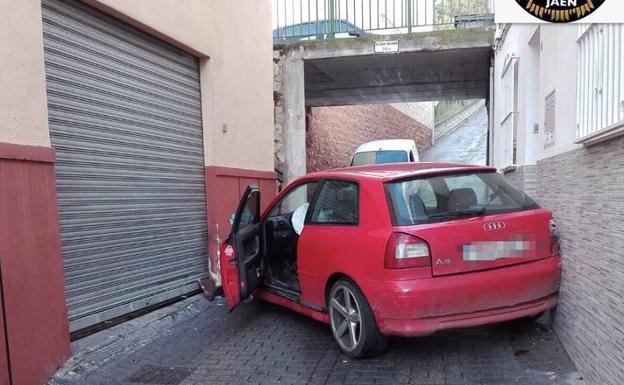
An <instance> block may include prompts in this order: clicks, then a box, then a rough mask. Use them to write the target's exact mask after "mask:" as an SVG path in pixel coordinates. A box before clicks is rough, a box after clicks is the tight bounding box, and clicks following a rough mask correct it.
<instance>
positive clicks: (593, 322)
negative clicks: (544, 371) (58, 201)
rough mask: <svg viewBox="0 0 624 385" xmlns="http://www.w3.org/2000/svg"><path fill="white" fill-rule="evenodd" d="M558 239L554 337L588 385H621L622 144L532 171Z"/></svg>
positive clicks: (623, 354)
mask: <svg viewBox="0 0 624 385" xmlns="http://www.w3.org/2000/svg"><path fill="white" fill-rule="evenodd" d="M537 199H538V201H539V203H540V204H541V205H542V206H544V207H548V208H551V209H553V211H554V215H555V219H556V221H557V225H558V230H559V233H560V235H561V237H562V241H561V247H562V256H563V264H564V265H563V279H562V284H561V292H560V296H559V301H560V303H559V307H558V310H557V312H556V315H555V327H556V331H557V334H558V335H559V336H560V338H561V340H562V341H563V343H564V345H565V347H566V349H567V350H568V352H569V353H570V355H571V356H572V358H573V359H574V361H575V363H576V364H577V366H578V367H579V370H580V371H581V373H583V374H584V375H585V376H586V377H587V380H588V381H587V383H588V384H592V385H621V384H624V325H623V323H622V321H623V320H624V137H620V138H619V139H615V140H611V141H609V142H606V143H604V144H600V145H596V146H593V147H588V148H583V149H579V150H575V151H570V152H567V153H563V154H560V155H557V156H554V157H551V158H547V159H544V160H542V161H539V162H538V164H537Z"/></svg>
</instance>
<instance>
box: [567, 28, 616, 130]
mask: <svg viewBox="0 0 624 385" xmlns="http://www.w3.org/2000/svg"><path fill="white" fill-rule="evenodd" d="M623 35H624V27H623V26H622V24H586V25H580V26H579V37H578V40H577V43H578V52H579V55H578V72H577V116H576V123H577V131H576V137H577V139H583V138H590V137H593V136H595V135H600V133H602V132H604V131H610V130H612V129H614V128H618V127H620V126H622V125H624V47H623V45H624V37H623Z"/></svg>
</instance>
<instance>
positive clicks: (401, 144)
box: [355, 139, 416, 154]
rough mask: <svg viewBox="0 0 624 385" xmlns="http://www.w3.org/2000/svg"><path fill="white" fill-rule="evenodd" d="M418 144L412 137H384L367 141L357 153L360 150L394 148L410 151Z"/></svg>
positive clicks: (358, 150)
mask: <svg viewBox="0 0 624 385" xmlns="http://www.w3.org/2000/svg"><path fill="white" fill-rule="evenodd" d="M415 146H416V143H415V142H414V141H413V140H412V139H382V140H373V141H371V142H366V143H364V144H362V145H360V147H358V148H357V150H355V153H356V154H357V153H358V152H369V151H392V150H402V151H409V150H411V149H412V148H414V147H415Z"/></svg>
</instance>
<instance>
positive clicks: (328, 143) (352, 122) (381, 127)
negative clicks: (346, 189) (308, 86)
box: [306, 104, 431, 172]
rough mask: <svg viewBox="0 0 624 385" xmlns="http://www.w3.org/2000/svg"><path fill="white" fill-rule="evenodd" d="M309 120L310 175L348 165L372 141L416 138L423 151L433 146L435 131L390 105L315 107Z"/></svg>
mask: <svg viewBox="0 0 624 385" xmlns="http://www.w3.org/2000/svg"><path fill="white" fill-rule="evenodd" d="M306 120H307V127H306V130H307V132H306V147H307V163H308V165H307V167H308V172H313V171H320V170H327V169H331V168H336V167H342V166H345V165H348V164H349V162H351V157H352V156H353V152H354V151H355V149H356V148H357V147H358V146H359V145H360V144H362V143H365V142H368V141H371V140H377V139H414V140H415V141H416V146H417V147H418V151H419V152H422V151H423V150H424V149H427V148H429V147H431V130H430V129H429V128H427V127H426V126H424V125H423V124H421V123H419V122H417V121H416V120H414V119H412V118H410V117H409V116H407V115H405V114H404V113H402V112H400V111H398V110H397V109H395V108H393V107H391V106H389V105H384V104H374V105H358V106H339V107H313V108H309V109H308V113H307V119H306Z"/></svg>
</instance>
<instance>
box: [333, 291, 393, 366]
mask: <svg viewBox="0 0 624 385" xmlns="http://www.w3.org/2000/svg"><path fill="white" fill-rule="evenodd" d="M327 308H328V309H329V323H330V326H331V330H332V333H333V335H334V339H335V340H336V342H337V343H338V346H339V347H340V350H342V352H343V353H344V354H345V355H347V356H349V357H353V358H362V357H370V356H374V355H376V354H379V353H381V352H382V351H383V350H384V349H385V348H386V346H387V344H388V338H387V337H386V336H384V335H383V334H381V332H380V331H379V328H378V327H377V322H376V321H375V316H374V314H373V311H372V310H371V308H370V305H369V304H368V301H366V298H365V297H364V295H363V294H362V291H361V290H360V289H359V288H358V287H357V286H356V285H355V284H354V283H353V282H352V281H350V280H348V279H339V280H338V281H336V283H334V285H333V286H332V288H331V290H330V292H329V298H328V306H327Z"/></svg>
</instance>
